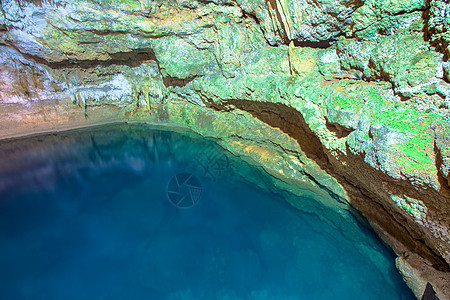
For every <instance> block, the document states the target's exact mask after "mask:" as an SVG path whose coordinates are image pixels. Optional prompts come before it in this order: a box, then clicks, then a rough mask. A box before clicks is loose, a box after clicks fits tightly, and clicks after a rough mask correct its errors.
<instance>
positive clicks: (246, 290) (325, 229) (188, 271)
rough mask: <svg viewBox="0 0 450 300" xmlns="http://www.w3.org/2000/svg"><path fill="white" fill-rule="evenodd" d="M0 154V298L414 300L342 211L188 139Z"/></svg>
mask: <svg viewBox="0 0 450 300" xmlns="http://www.w3.org/2000/svg"><path fill="white" fill-rule="evenodd" d="M0 157H1V158H0V164H1V166H0V282H1V283H2V288H1V289H0V299H58V300H59V299H414V298H413V296H412V294H411V292H410V290H409V289H408V288H407V286H406V285H405V284H404V282H403V281H402V279H401V276H400V275H399V274H398V272H397V270H396V269H395V266H394V258H395V257H394V255H393V253H392V252H391V251H390V250H389V249H388V248H387V247H385V246H384V245H383V244H382V243H381V242H380V240H379V239H378V238H377V237H376V236H375V235H374V233H373V232H372V231H371V230H369V229H368V228H367V227H366V225H364V224H363V223H359V222H357V221H356V218H355V216H354V214H352V213H351V212H350V211H344V212H340V213H336V212H334V211H331V210H330V209H327V208H325V207H321V206H320V199H313V198H314V197H303V198H301V197H295V196H293V195H289V194H288V193H283V194H281V193H278V192H276V189H275V188H274V187H273V186H271V183H270V182H271V181H270V180H268V175H266V174H265V173H264V172H263V171H262V170H260V169H258V168H256V167H253V166H250V165H248V164H247V163H245V162H244V161H242V160H240V159H238V158H236V157H233V156H232V155H230V154H229V153H228V152H226V151H225V150H223V149H222V148H220V147H218V146H217V145H216V144H215V143H214V142H213V141H209V140H206V139H204V138H200V137H197V136H195V135H193V134H188V135H186V134H180V133H175V132H169V131H161V130H155V129H149V128H148V127H145V126H123V125H122V126H109V127H102V128H93V129H89V130H80V131H75V132H69V133H64V134H58V135H47V136H40V137H34V138H29V139H25V140H17V141H10V142H2V143H0ZM183 182H186V184H184V185H183ZM254 183H258V185H256V184H254ZM317 197H319V196H317ZM288 203H304V204H309V203H314V204H313V205H307V206H308V207H315V208H314V210H312V209H308V211H302V210H298V209H296V208H294V207H293V206H292V205H290V204H288ZM318 203H319V204H318ZM299 206H300V207H301V206H302V205H299Z"/></svg>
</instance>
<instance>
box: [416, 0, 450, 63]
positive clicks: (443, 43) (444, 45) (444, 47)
mask: <svg viewBox="0 0 450 300" xmlns="http://www.w3.org/2000/svg"><path fill="white" fill-rule="evenodd" d="M425 7H426V8H427V9H425V10H424V11H423V12H422V20H423V21H424V22H423V23H424V26H423V28H422V32H423V39H424V40H425V41H428V42H429V43H430V45H431V46H432V47H433V48H434V49H435V50H436V51H437V52H440V53H442V54H443V55H444V57H443V61H448V59H449V55H450V53H449V51H448V47H449V42H448V41H447V40H445V39H444V38H443V37H441V38H439V39H438V40H432V36H433V34H439V32H436V30H435V29H434V28H430V18H431V11H430V7H431V0H425Z"/></svg>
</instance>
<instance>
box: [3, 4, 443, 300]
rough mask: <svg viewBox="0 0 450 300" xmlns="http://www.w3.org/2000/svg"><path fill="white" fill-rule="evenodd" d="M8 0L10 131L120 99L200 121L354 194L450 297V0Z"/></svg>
mask: <svg viewBox="0 0 450 300" xmlns="http://www.w3.org/2000/svg"><path fill="white" fill-rule="evenodd" d="M0 4H1V5H0V8H1V10H0V53H1V56H0V61H1V64H0V114H1V117H2V120H1V121H0V124H1V125H0V130H3V131H2V135H3V136H6V135H8V130H12V129H11V128H13V129H14V128H19V129H18V130H19V132H20V130H26V129H33V128H41V127H42V126H44V127H45V124H52V125H51V126H50V125H49V128H50V129H51V128H54V126H56V125H55V124H58V126H62V127H64V125H68V126H69V125H70V124H73V123H76V124H83V121H81V120H83V119H86V120H101V119H102V117H101V115H102V114H105V113H106V111H108V112H107V114H108V115H112V116H116V117H117V119H120V120H139V121H145V122H151V123H158V124H172V125H178V126H185V127H189V128H191V129H193V130H194V131H196V132H199V133H201V134H203V135H205V136H211V137H216V138H218V139H220V141H221V143H222V145H223V146H224V147H227V148H228V149H230V150H231V151H233V152H234V153H236V154H239V155H243V156H245V157H248V158H249V159H252V160H254V161H255V162H256V163H259V164H261V165H262V166H264V168H265V169H266V170H267V172H269V173H270V174H271V175H272V176H274V177H277V178H280V179H281V181H280V182H283V183H280V184H281V185H283V188H286V189H290V190H291V191H293V192H296V193H301V191H302V187H304V186H305V184H306V185H308V186H311V187H312V188H315V189H316V190H317V191H318V190H319V188H326V189H327V190H328V191H329V193H330V195H331V197H330V198H329V202H328V203H326V205H327V206H329V207H332V208H333V209H335V210H336V211H339V210H340V209H348V207H346V205H347V204H346V203H350V204H351V205H352V206H353V207H355V208H357V209H358V210H359V211H361V212H362V213H363V214H364V215H365V216H366V217H367V218H368V219H369V220H370V222H371V223H372V224H373V226H374V228H375V229H376V230H378V231H379V234H380V235H381V236H382V237H383V238H384V239H385V240H386V241H387V242H388V243H389V244H390V245H391V246H392V247H393V248H394V250H395V251H396V252H397V254H398V255H399V256H400V259H399V269H400V270H402V271H403V273H404V275H405V278H406V279H407V281H408V282H409V284H410V285H411V286H414V287H413V290H414V291H415V293H416V295H417V296H418V297H419V298H420V296H421V294H423V291H424V289H425V285H426V283H427V282H428V281H429V282H431V283H432V284H433V286H434V288H435V290H436V291H437V293H438V295H439V296H440V297H441V298H442V299H446V298H447V299H448V298H450V288H449V287H448V284H447V283H448V282H449V281H450V277H449V274H450V268H449V263H450V235H449V232H448V230H449V227H450V217H449V216H450V184H449V183H450V174H449V172H450V135H449V132H450V84H449V80H450V77H449V70H450V64H449V63H448V61H447V59H448V55H449V42H448V41H449V31H448V28H449V24H450V8H449V4H448V3H447V2H446V1H444V0H431V1H428V0H413V1H406V0H381V1H380V0H378V1H375V0H373V1H372V0H367V1H361V0H355V1H354V0H345V1H344V0H265V1H263V0H257V1H250V0H210V1H208V0H202V1H188V0H169V1H162V0H121V1H106V0H85V1H82V0H77V1H66V0H28V1H25V0H2V1H1V2H0ZM42 116H43V117H42ZM42 124H44V125H42ZM39 126H41V127H39ZM327 174H329V175H331V177H330V176H329V175H327ZM306 182H308V183H306ZM333 199H334V200H333ZM346 201H347V202H346ZM298 205H301V204H298ZM411 268H412V269H414V270H415V271H414V272H412V273H414V276H413V277H414V278H415V279H414V280H412V279H411V276H410V274H412V273H411V272H407V271H405V270H410V269H411Z"/></svg>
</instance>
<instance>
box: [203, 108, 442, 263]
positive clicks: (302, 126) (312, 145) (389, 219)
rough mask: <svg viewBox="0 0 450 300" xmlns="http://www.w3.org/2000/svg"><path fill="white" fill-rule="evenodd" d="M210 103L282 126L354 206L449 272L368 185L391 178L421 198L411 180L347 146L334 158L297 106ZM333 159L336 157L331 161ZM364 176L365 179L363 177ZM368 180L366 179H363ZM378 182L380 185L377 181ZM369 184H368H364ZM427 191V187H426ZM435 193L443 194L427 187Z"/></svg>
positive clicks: (396, 185) (405, 191) (400, 188)
mask: <svg viewBox="0 0 450 300" xmlns="http://www.w3.org/2000/svg"><path fill="white" fill-rule="evenodd" d="M208 104H209V106H210V107H212V108H214V109H217V110H221V111H224V110H232V109H233V107H234V108H238V109H241V110H244V111H247V112H249V113H250V114H252V115H253V116H254V117H255V118H257V119H259V120H261V121H263V122H264V123H266V124H268V125H269V126H272V127H276V128H279V129H280V130H281V131H283V132H284V133H286V134H287V135H289V136H290V137H291V138H293V139H294V140H296V141H297V142H298V145H299V146H300V148H301V150H302V151H303V152H304V153H305V155H306V156H307V157H308V158H309V159H312V160H314V161H315V162H316V163H317V164H318V165H319V166H320V167H321V168H322V169H323V170H325V171H326V172H327V173H328V174H330V175H331V176H333V177H334V178H335V179H336V180H337V181H338V182H339V183H340V184H341V185H342V186H343V187H344V188H345V190H346V191H347V193H348V195H349V197H350V201H351V204H352V206H354V207H355V208H356V209H357V210H359V211H360V212H361V213H362V214H363V215H364V216H365V217H366V218H368V219H369V220H371V221H373V222H374V223H375V224H377V225H378V226H380V227H381V228H382V229H383V230H385V231H386V232H387V233H389V234H390V235H391V236H393V237H394V238H395V239H397V240H398V241H400V242H401V243H402V244H403V245H405V247H407V248H408V250H409V251H411V252H414V253H417V254H418V255H420V256H422V257H423V258H424V259H426V260H428V261H429V262H430V263H431V264H432V265H433V267H434V268H435V269H437V270H440V271H444V272H450V267H449V265H448V264H447V262H446V261H445V260H444V259H443V258H442V257H441V256H440V255H439V254H438V253H437V252H436V251H434V250H433V249H432V248H431V247H430V246H429V245H427V244H426V242H424V241H423V240H422V239H421V238H420V237H419V236H418V235H420V233H418V232H417V230H414V229H413V228H412V227H410V224H409V223H408V221H407V220H406V218H405V216H403V215H402V214H400V213H397V212H395V210H394V209H388V208H386V207H385V205H388V204H387V203H389V200H387V199H386V200H385V201H387V202H386V204H383V203H382V202H380V199H382V198H389V197H390V196H389V195H388V194H386V192H383V193H385V195H384V196H380V195H378V194H377V193H376V192H370V191H369V190H368V189H375V190H377V191H378V190H380V189H383V188H382V187H379V186H378V185H381V182H388V183H389V184H390V186H389V187H390V188H392V189H393V190H394V191H395V192H396V193H397V192H398V193H399V194H405V195H406V194H411V193H412V194H413V195H411V196H412V197H413V198H416V199H420V198H421V197H422V198H423V197H424V196H423V195H422V196H420V192H416V193H415V194H414V192H410V190H411V183H410V182H408V181H401V180H395V179H392V178H391V177H389V175H387V174H385V173H383V172H381V171H379V170H375V169H374V168H372V167H371V166H370V165H368V164H367V163H366V162H364V159H363V157H362V156H361V155H356V154H352V153H351V151H350V149H347V156H346V157H342V158H335V157H333V156H331V155H330V156H328V154H327V153H326V150H325V149H324V148H323V146H322V143H321V142H320V140H319V138H318V137H317V136H316V135H315V133H314V132H313V131H312V130H311V129H310V128H309V126H308V125H307V123H306V121H305V120H304V118H303V116H302V114H301V113H300V112H298V111H297V110H295V109H293V108H290V107H288V106H286V105H284V104H280V103H268V102H255V101H249V100H235V99H234V100H227V101H224V102H223V103H221V104H217V103H213V102H209V103H208ZM330 159H332V160H333V161H330ZM341 161H345V162H346V163H347V164H348V167H347V168H345V167H343V165H342V163H341ZM360 177H362V178H363V179H361V178H360ZM364 180H366V181H367V182H363V181H364ZM377 184H378V185H377ZM366 185H368V186H369V188H366V187H365V186H366ZM427 191H428V190H427ZM428 192H429V193H430V194H432V197H435V196H436V197H442V195H441V196H438V195H435V194H433V191H428Z"/></svg>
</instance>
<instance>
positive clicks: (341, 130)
mask: <svg viewBox="0 0 450 300" xmlns="http://www.w3.org/2000/svg"><path fill="white" fill-rule="evenodd" d="M325 126H326V127H327V129H328V130H329V131H331V132H334V134H335V135H336V137H337V138H343V137H344V138H345V137H347V136H348V135H349V134H350V133H352V132H353V131H355V129H353V128H346V127H344V126H342V125H340V124H337V123H331V122H330V121H328V119H327V120H326V123H325Z"/></svg>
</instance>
